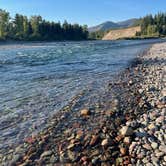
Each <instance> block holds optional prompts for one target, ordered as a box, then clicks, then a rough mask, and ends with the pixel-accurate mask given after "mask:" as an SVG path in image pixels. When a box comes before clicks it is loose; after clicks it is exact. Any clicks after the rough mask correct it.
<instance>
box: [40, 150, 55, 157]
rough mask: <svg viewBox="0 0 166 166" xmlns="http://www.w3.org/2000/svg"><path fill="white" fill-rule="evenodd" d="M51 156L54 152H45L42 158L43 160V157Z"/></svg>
mask: <svg viewBox="0 0 166 166" xmlns="http://www.w3.org/2000/svg"><path fill="white" fill-rule="evenodd" d="M51 154H52V151H45V152H43V153H42V154H41V155H40V157H41V158H43V157H46V156H50V155H51Z"/></svg>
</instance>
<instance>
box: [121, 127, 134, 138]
mask: <svg viewBox="0 0 166 166" xmlns="http://www.w3.org/2000/svg"><path fill="white" fill-rule="evenodd" d="M120 134H121V135H124V136H131V135H133V129H132V128H131V127H128V126H123V127H122V128H121V129H120Z"/></svg>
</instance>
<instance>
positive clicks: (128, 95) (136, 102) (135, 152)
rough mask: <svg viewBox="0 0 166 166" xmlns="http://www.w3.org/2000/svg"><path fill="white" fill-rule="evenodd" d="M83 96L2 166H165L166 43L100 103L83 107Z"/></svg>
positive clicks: (120, 80) (119, 79)
mask: <svg viewBox="0 0 166 166" xmlns="http://www.w3.org/2000/svg"><path fill="white" fill-rule="evenodd" d="M84 93H86V92H84V91H83V92H81V93H80V94H79V95H78V96H76V97H75V98H73V100H72V101H71V103H70V104H69V105H68V106H66V107H64V108H63V109H62V110H61V111H59V112H58V113H57V114H56V115H55V116H54V117H53V118H52V119H51V120H50V122H49V126H48V127H47V128H46V129H45V130H44V131H42V132H41V133H39V134H38V135H32V136H31V137H28V138H26V139H25V143H24V144H23V145H20V146H18V147H17V148H16V149H15V150H13V149H11V150H10V151H9V152H8V153H7V154H0V165H2V166H3V165H4V166H6V165H13V166H15V165H20V166H31V165H32V166H33V165H48V166H54V165H57V166H58V165H68V166H72V165H87V166H91V165H92V166H93V165H94V166H96V165H99V166H100V165H101V166H109V165H117V166H125V165H126V166H127V165H130V166H132V165H133V166H134V165H137V166H140V165H147V166H153V165H154V166H158V165H161V166H162V165H163V166H164V165H166V43H160V44H154V45H153V46H152V47H151V48H150V49H149V50H148V51H147V52H146V53H144V54H143V55H141V56H139V57H138V58H137V59H136V60H135V61H134V62H133V63H132V65H131V66H130V67H129V68H127V69H126V70H125V71H124V72H123V73H121V74H120V75H119V76H118V77H117V78H116V79H115V80H114V81H112V82H110V83H109V85H108V90H107V91H106V92H105V94H104V95H103V96H101V99H100V101H96V103H95V104H93V105H90V104H89V105H88V104H87V105H82V104H81V103H82V101H83V97H82V96H83V95H84Z"/></svg>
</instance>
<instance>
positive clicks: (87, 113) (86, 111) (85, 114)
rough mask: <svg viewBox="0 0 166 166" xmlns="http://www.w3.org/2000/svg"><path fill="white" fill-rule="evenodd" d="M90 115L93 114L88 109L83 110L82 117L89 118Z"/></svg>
mask: <svg viewBox="0 0 166 166" xmlns="http://www.w3.org/2000/svg"><path fill="white" fill-rule="evenodd" d="M90 114H91V112H90V110H88V109H82V110H81V116H89V115H90Z"/></svg>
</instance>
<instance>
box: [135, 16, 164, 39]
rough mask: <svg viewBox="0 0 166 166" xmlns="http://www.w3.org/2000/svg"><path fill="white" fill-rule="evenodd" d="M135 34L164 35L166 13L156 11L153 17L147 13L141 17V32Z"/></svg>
mask: <svg viewBox="0 0 166 166" xmlns="http://www.w3.org/2000/svg"><path fill="white" fill-rule="evenodd" d="M136 35H137V36H150V37H160V36H166V13H158V14H156V15H155V16H154V17H153V16H152V15H147V16H146V17H144V18H142V21H141V32H140V33H137V34H136Z"/></svg>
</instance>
